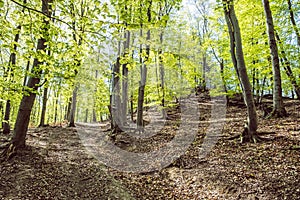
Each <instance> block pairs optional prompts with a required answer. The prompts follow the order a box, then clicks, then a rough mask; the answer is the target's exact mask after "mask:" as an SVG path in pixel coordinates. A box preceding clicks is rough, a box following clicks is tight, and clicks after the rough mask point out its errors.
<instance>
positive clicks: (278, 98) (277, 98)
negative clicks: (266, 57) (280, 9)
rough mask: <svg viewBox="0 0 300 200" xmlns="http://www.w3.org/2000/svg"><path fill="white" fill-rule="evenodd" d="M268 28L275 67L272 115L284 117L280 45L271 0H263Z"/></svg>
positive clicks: (273, 66)
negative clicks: (277, 40)
mask: <svg viewBox="0 0 300 200" xmlns="http://www.w3.org/2000/svg"><path fill="white" fill-rule="evenodd" d="M263 5H264V10H265V15H266V22H267V30H268V36H269V45H270V51H271V55H272V69H273V80H274V82H273V111H272V112H271V113H270V116H275V117H284V116H286V115H287V113H286V110H285V108H284V105H283V100H282V87H281V73H280V63H279V55H278V47H277V43H276V38H275V30H274V24H273V17H272V12H271V9H270V4H269V0H263Z"/></svg>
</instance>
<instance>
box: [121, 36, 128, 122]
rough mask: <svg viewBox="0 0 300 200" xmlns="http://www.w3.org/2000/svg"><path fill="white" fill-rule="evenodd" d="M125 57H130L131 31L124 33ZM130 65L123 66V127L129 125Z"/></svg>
mask: <svg viewBox="0 0 300 200" xmlns="http://www.w3.org/2000/svg"><path fill="white" fill-rule="evenodd" d="M124 39H125V42H124V54H123V55H124V57H125V58H126V57H127V56H128V55H129V45H130V31H129V30H125V33H124ZM127 65H128V63H124V64H123V65H122V123H123V124H122V126H124V125H126V124H127V102H128V67H127Z"/></svg>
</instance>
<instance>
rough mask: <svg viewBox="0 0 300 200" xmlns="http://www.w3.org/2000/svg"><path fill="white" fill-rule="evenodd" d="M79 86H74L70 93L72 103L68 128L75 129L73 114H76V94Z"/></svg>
mask: <svg viewBox="0 0 300 200" xmlns="http://www.w3.org/2000/svg"><path fill="white" fill-rule="evenodd" d="M78 89H79V86H78V84H76V85H75V88H74V90H73V93H72V101H71V102H72V103H71V110H70V119H69V125H68V126H69V127H75V113H76V106H77V92H78Z"/></svg>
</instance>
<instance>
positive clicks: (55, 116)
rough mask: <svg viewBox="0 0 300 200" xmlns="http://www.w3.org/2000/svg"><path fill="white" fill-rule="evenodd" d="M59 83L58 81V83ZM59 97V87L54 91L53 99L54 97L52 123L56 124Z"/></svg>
mask: <svg viewBox="0 0 300 200" xmlns="http://www.w3.org/2000/svg"><path fill="white" fill-rule="evenodd" d="M59 84H60V83H59ZM59 97H60V88H58V89H57V91H56V93H55V99H54V101H55V102H54V123H55V124H56V122H57V120H58V103H59V101H58V99H59Z"/></svg>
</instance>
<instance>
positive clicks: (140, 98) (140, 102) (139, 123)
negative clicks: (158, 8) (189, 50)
mask: <svg viewBox="0 0 300 200" xmlns="http://www.w3.org/2000/svg"><path fill="white" fill-rule="evenodd" d="M151 7H152V0H150V1H149V7H148V9H147V17H148V23H149V24H150V22H151ZM141 36H142V27H141ZM150 38H151V32H150V30H148V31H147V38H146V40H147V44H146V56H145V61H144V62H141V80H140V86H139V93H138V109H137V120H136V123H137V127H138V129H141V128H142V127H143V126H144V123H143V107H144V97H145V86H146V80H147V62H148V61H149V57H150V44H149V42H150ZM140 53H142V45H141V46H140ZM140 61H141V58H140Z"/></svg>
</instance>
